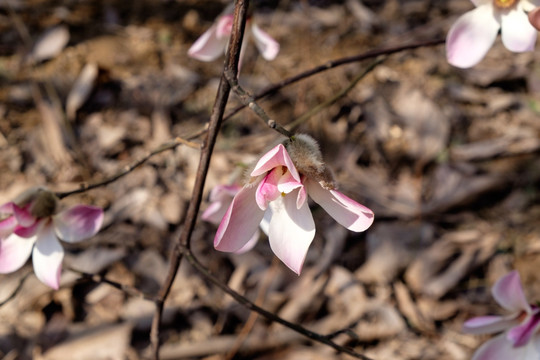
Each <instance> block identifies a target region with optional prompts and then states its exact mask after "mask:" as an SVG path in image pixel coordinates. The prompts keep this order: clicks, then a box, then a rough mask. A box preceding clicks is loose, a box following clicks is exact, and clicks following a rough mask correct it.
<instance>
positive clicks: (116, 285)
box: [66, 267, 154, 300]
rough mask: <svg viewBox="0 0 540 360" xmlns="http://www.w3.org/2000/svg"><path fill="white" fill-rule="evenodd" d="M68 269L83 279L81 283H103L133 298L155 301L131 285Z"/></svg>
mask: <svg viewBox="0 0 540 360" xmlns="http://www.w3.org/2000/svg"><path fill="white" fill-rule="evenodd" d="M66 269H67V270H70V271H73V272H74V273H77V274H79V275H81V276H82V277H81V278H80V279H79V281H81V280H91V281H93V282H95V283H103V284H107V285H110V286H112V287H113V288H115V289H118V290H120V291H122V292H124V293H126V294H128V295H131V296H137V297H140V298H143V299H146V300H153V299H154V297H153V296H152V295H148V294H145V293H143V292H142V291H140V290H139V289H137V288H135V287H133V286H129V285H125V284H121V283H118V282H116V281H112V280H109V279H107V278H106V277H105V276H103V275H100V274H90V273H87V272H84V271H81V270H77V269H74V268H72V267H67V268H66Z"/></svg>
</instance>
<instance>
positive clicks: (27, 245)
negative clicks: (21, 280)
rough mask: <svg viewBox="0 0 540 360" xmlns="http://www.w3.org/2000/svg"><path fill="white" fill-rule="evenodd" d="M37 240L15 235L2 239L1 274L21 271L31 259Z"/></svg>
mask: <svg viewBox="0 0 540 360" xmlns="http://www.w3.org/2000/svg"><path fill="white" fill-rule="evenodd" d="M35 241H36V238H35V237H33V238H30V239H26V238H22V237H20V236H17V235H15V234H12V235H10V236H8V237H7V238H5V239H0V274H7V273H11V272H14V271H17V270H19V269H20V268H21V267H22V266H23V265H24V264H25V263H26V260H28V258H29V257H30V254H31V253H32V247H33V246H34V242H35Z"/></svg>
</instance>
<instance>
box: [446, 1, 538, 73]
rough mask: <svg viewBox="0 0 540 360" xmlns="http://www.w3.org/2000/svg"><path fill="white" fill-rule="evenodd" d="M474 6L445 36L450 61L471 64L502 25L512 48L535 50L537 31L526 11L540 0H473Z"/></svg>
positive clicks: (489, 43) (504, 37) (466, 65)
mask: <svg viewBox="0 0 540 360" xmlns="http://www.w3.org/2000/svg"><path fill="white" fill-rule="evenodd" d="M471 1H472V3H473V4H474V5H475V6H476V8H475V9H473V10H471V11H469V12H467V13H465V14H463V15H462V16H461V17H460V18H459V19H458V20H457V21H456V22H455V23H454V25H452V28H451V29H450V31H449V32H448V35H447V37H446V57H447V59H448V62H449V63H450V64H451V65H454V66H456V67H459V68H469V67H472V66H474V65H476V64H478V63H479V62H480V61H481V60H482V59H483V58H484V56H485V55H486V54H487V52H488V50H489V49H490V48H491V46H492V45H493V43H494V42H495V39H496V38H497V33H498V32H499V29H500V30H501V36H502V42H503V44H504V46H505V47H506V48H507V49H508V50H510V51H512V52H524V51H532V50H533V49H534V45H535V43H536V36H537V31H536V29H535V28H534V27H533V26H532V25H531V23H530V22H529V21H528V19H527V13H526V12H527V11H530V10H532V9H533V8H535V7H536V6H538V5H540V0H471Z"/></svg>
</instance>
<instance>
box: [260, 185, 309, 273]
mask: <svg viewBox="0 0 540 360" xmlns="http://www.w3.org/2000/svg"><path fill="white" fill-rule="evenodd" d="M297 191H299V190H294V191H293V192H291V193H290V194H288V195H286V196H282V197H280V198H278V199H276V200H275V201H272V202H271V203H270V208H271V209H272V219H271V220H270V228H269V233H268V239H269V241H270V247H271V248H272V251H273V252H274V254H276V256H277V257H278V258H279V259H280V260H281V261H283V263H284V264H285V265H287V266H288V267H289V268H290V269H291V270H292V271H294V272H295V273H297V274H300V272H301V271H302V266H303V265H304V260H305V258H306V254H307V251H308V248H309V245H310V244H311V242H312V241H313V238H314V236H315V223H314V222H313V217H312V216H311V211H310V210H309V206H308V204H307V202H305V203H304V205H303V206H302V207H301V208H300V209H297V207H296V199H297V197H298V194H297V193H296V192H297Z"/></svg>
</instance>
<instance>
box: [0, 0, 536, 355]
mask: <svg viewBox="0 0 540 360" xmlns="http://www.w3.org/2000/svg"><path fill="white" fill-rule="evenodd" d="M259 3H260V7H259V8H257V11H256V13H255V15H254V17H253V20H254V21H256V22H257V24H258V25H259V26H260V27H261V28H262V29H264V30H265V31H266V32H268V33H269V34H270V35H271V36H272V37H273V38H275V39H276V40H277V41H278V42H279V43H280V45H281V50H280V53H279V55H278V57H277V58H276V59H275V60H274V61H271V62H268V61H265V60H264V59H262V58H261V57H260V56H259V54H258V53H257V51H256V49H255V47H254V46H253V43H248V48H247V49H246V56H245V58H244V60H243V66H242V69H241V75H240V83H241V84H242V86H243V87H244V88H246V89H247V90H249V91H250V92H252V93H257V92H259V91H261V90H262V89H264V88H265V87H267V86H269V85H271V84H274V83H278V82H280V81H282V80H284V79H286V78H288V77H291V76H294V75H296V74H299V73H300V72H302V71H305V70H309V69H311V68H314V67H316V66H319V65H322V64H325V63H326V62H328V61H330V60H335V59H338V58H341V57H345V56H352V55H356V54H360V53H363V52H366V51H368V50H373V49H380V48H389V47H393V46H398V45H404V44H412V43H415V42H420V41H427V40H433V39H444V37H445V35H446V32H447V31H448V29H449V28H450V26H451V25H452V23H453V22H454V21H455V20H456V19H457V17H458V16H459V15H460V14H463V13H464V12H465V11H468V10H470V9H471V8H472V6H473V5H472V4H471V2H470V1H468V0H458V1H442V0H438V1H437V0H432V1H429V0H408V1H398V0H376V1H375V0H369V1H363V2H360V1H359V0H346V1H307V0H304V1H292V0H283V1H280V2H278V1H272V0H266V1H260V2H259ZM225 6H226V2H225V1H219V0H203V1H196V0H185V1H183V0H178V1H148V0H135V1H133V2H125V1H120V0H110V1H94V0H78V1H68V2H66V1H59V0H7V1H4V2H2V3H0V84H1V86H0V174H1V176H0V204H1V203H5V202H7V201H10V200H12V199H13V198H15V197H16V196H17V195H18V194H20V193H21V192H22V191H24V190H26V189H28V188H30V187H33V186H46V187H48V188H50V189H52V190H54V191H68V190H73V189H77V188H78V187H79V186H80V184H89V183H94V182H97V181H101V180H103V179H106V178H108V177H110V176H112V175H114V174H116V173H118V172H119V171H121V170H122V169H124V168H125V167H126V166H129V165H131V164H133V163H134V162H135V161H136V160H138V159H140V158H141V157H143V156H144V155H146V154H147V153H148V152H149V151H152V150H153V149H156V148H158V147H159V146H160V145H161V144H164V143H167V142H168V141H170V140H173V139H175V138H176V137H181V138H188V137H189V136H190V134H193V133H195V132H197V131H199V130H200V129H203V128H204V125H205V123H206V122H207V121H208V120H209V116H210V112H211V108H212V105H213V102H214V99H215V96H216V90H217V86H218V82H219V77H220V74H221V71H222V64H223V62H222V60H223V57H222V58H220V59H219V60H216V61H213V62H209V63H203V62H199V61H197V60H194V59H191V58H189V57H188V56H187V50H188V49H189V47H190V46H191V44H193V42H194V41H195V40H196V39H197V38H198V36H200V35H201V34H202V33H203V32H204V31H205V30H207V29H208V28H209V27H210V26H211V25H212V22H213V20H214V19H215V18H216V17H217V16H218V15H219V14H220V12H221V11H222V9H223V8H224V7H225ZM51 29H55V30H53V31H56V34H54V33H53V34H52V35H51V32H50V31H51ZM66 30H67V32H66ZM67 33H68V34H69V41H68V43H67V46H65V47H60V48H59V49H58V51H56V52H55V53H54V54H52V55H50V56H48V57H51V58H50V59H46V60H43V59H40V56H41V55H40V54H38V50H37V49H38V48H39V46H36V45H35V44H40V42H43V41H50V42H51V43H50V44H48V45H47V46H48V48H53V47H54V46H53V45H54V44H53V43H54V41H61V40H62V36H65V35H66V34H67ZM44 39H45V40H44ZM372 61H373V59H372V60H366V61H363V62H356V63H352V64H348V65H344V66H340V67H336V68H334V69H330V70H328V71H324V72H321V73H319V74H316V75H315V76H312V77H309V78H307V79H304V80H302V81H299V82H297V83H295V84H293V85H290V86H287V87H284V88H282V89H280V90H278V91H276V92H273V93H272V94H270V95H269V96H266V97H265V98H263V99H261V100H260V102H259V103H260V105H261V106H262V107H263V108H264V109H265V110H266V111H267V112H268V113H269V114H270V116H272V118H274V119H276V120H277V121H278V122H280V123H281V124H282V125H286V124H290V123H292V122H293V121H295V119H299V118H300V117H302V115H304V114H307V113H308V112H310V111H312V110H313V109H315V107H317V106H318V105H320V104H323V103H325V102H328V100H330V99H333V98H334V97H335V95H336V94H338V93H339V92H340V91H342V90H343V89H345V88H346V87H347V86H349V84H350V83H351V82H352V81H353V80H354V78H355V77H356V76H358V75H359V74H361V73H362V72H363V71H364V70H365V69H366V68H367V67H368V66H369V65H370V64H371V62H372ZM89 64H90V66H94V69H96V68H97V71H98V75H97V76H96V77H95V79H93V80H92V81H91V82H90V83H87V85H90V87H91V89H92V92H91V93H90V94H89V97H88V98H84V97H83V99H82V101H78V102H77V101H75V102H68V100H67V99H68V98H69V97H70V96H73V94H74V93H77V92H80V93H84V91H83V90H81V88H78V87H76V86H74V84H75V83H76V80H77V78H78V77H79V74H80V73H81V71H82V69H83V68H85V66H87V65H89ZM238 104H239V102H238V100H237V98H235V96H234V95H231V97H230V103H229V105H228V108H229V109H232V108H234V107H236V106H238ZM539 114H540V53H539V52H538V51H535V52H530V53H523V54H514V53H511V52H509V51H507V50H506V49H505V48H504V46H503V45H502V44H501V41H500V39H498V40H497V41H496V44H495V46H494V47H493V48H492V49H491V50H490V52H489V53H488V55H487V57H486V58H485V59H484V60H483V61H482V62H481V63H480V64H479V65H477V66H476V67H474V68H472V69H468V70H461V69H457V68H454V67H452V66H450V65H448V63H447V62H446V57H445V49H444V45H438V46H430V47H424V48H419V49H416V50H408V51H402V52H399V53H396V54H393V55H391V56H388V57H387V58H385V59H384V61H383V62H382V63H381V64H379V65H377V66H376V67H375V69H374V70H373V71H371V72H370V73H369V74H368V75H367V76H366V77H365V78H363V79H362V80H360V81H359V82H358V84H356V85H355V86H354V87H353V88H352V89H351V90H350V91H349V92H347V93H346V94H345V95H344V96H342V97H340V98H337V99H334V100H332V101H331V102H329V103H328V104H327V105H325V106H324V107H322V108H321V109H318V110H317V111H313V112H312V113H310V114H309V116H305V117H304V118H303V119H304V120H302V122H301V124H300V126H299V129H298V131H299V132H303V133H307V134H310V135H311V136H313V137H314V138H315V139H317V140H318V141H319V142H320V145H321V149H322V152H323V157H324V158H325V160H326V162H327V163H328V164H329V166H330V167H331V168H332V170H333V171H334V173H335V175H336V178H337V180H338V182H339V185H340V191H341V192H343V193H345V194H347V195H348V196H349V197H351V198H353V199H355V200H357V201H359V202H360V203H362V204H364V205H366V206H368V207H369V208H371V209H372V210H373V211H374V213H375V222H374V224H373V226H372V227H371V228H370V229H368V230H367V231H366V232H363V233H352V232H349V231H347V230H346V229H344V228H343V227H341V226H340V225H339V224H337V223H335V222H334V220H333V219H331V218H330V217H329V216H328V215H327V214H326V213H325V212H324V211H322V209H321V208H320V207H318V206H315V205H314V206H313V207H312V208H313V216H314V218H315V222H316V226H317V233H316V236H315V240H314V241H313V243H312V245H311V248H310V250H309V252H308V255H307V259H306V262H305V266H304V269H303V272H302V274H301V275H300V276H297V275H295V274H294V273H292V272H291V271H290V270H289V269H288V268H287V267H286V266H285V265H283V264H282V263H281V262H279V261H278V260H277V259H276V258H275V256H274V255H273V253H272V252H271V250H270V247H269V245H268V241H267V240H266V239H261V241H259V243H258V245H257V246H256V247H255V249H254V250H252V251H250V252H248V253H245V254H227V253H221V252H218V251H216V250H214V248H213V238H214V234H215V231H216V226H215V225H214V224H210V223H206V222H204V221H202V220H200V218H199V220H198V222H197V225H196V230H195V232H194V234H193V251H194V253H195V254H196V255H197V257H198V258H199V259H200V260H201V262H202V263H204V264H205V266H207V267H208V268H209V269H210V270H211V271H212V272H213V273H214V274H216V275H217V276H218V277H219V278H220V279H221V280H222V281H223V282H224V283H227V284H228V285H229V286H230V287H232V288H233V289H235V290H237V291H238V292H240V293H241V294H243V295H245V296H246V297H247V298H249V299H251V300H252V301H255V302H257V303H258V304H259V305H260V306H262V307H263V308H265V309H268V310H270V311H272V312H275V313H276V314H278V315H279V316H281V317H283V318H285V319H287V320H289V321H293V322H297V323H299V324H301V325H303V326H305V327H307V328H309V329H311V330H314V331H316V332H319V333H320V334H323V335H329V334H334V335H335V336H334V337H333V340H334V341H335V342H337V343H339V344H341V345H346V346H349V347H351V348H354V349H355V351H357V352H360V353H362V354H364V355H366V356H368V357H370V358H372V359H392V360H402V359H403V360H405V359H423V360H430V359H432V360H445V359H456V360H461V359H469V358H470V357H471V355H472V354H473V352H474V350H475V349H477V348H478V347H479V346H480V345H481V344H482V343H483V342H484V341H486V340H487V339H488V338H489V336H479V335H470V334H465V333H463V332H462V325H463V322H464V321H465V320H467V319H469V318H471V317H474V316H480V315H487V314H503V313H504V310H503V309H501V308H500V307H499V306H498V305H497V304H496V303H495V301H494V300H493V298H492V296H491V291H490V289H491V286H492V285H493V283H494V282H495V281H496V280H497V279H498V278H500V277H501V276H502V275H504V274H506V273H508V272H509V271H511V270H513V269H517V270H518V271H519V272H520V274H521V279H522V281H523V283H524V288H525V292H526V295H527V298H528V299H529V300H530V302H531V303H533V302H534V301H538V300H540V272H539V271H538V267H539V266H540V221H539V216H540V202H539V199H540V191H539V190H540V159H539V157H538V153H539V151H540V121H539V119H538V117H539ZM202 139H203V138H202V137H198V138H195V139H194V140H193V141H195V142H202ZM279 139H280V137H279V134H277V133H276V132H273V131H272V130H270V129H269V128H268V127H267V126H266V125H265V124H264V123H263V122H262V121H260V120H259V119H258V118H257V117H256V116H255V115H254V114H253V113H252V112H250V111H249V110H246V109H244V110H243V111H241V112H240V113H239V114H238V115H235V116H234V117H232V118H231V119H230V120H228V121H226V122H225V123H224V124H223V127H222V130H221V133H220V136H219V137H218V142H217V144H216V148H215V153H214V155H213V157H212V163H211V167H210V172H209V175H208V178H207V182H206V191H205V200H204V201H203V204H202V208H203V209H204V208H206V207H207V206H208V202H207V195H208V193H209V191H210V190H211V189H212V188H213V187H214V186H216V185H218V184H225V183H231V182H234V181H236V180H238V178H239V176H238V175H239V174H240V173H241V172H242V169H243V164H247V163H250V162H252V161H254V160H256V159H257V158H258V157H259V156H260V155H261V154H263V153H264V151H265V150H266V149H268V147H269V146H271V145H272V144H275V143H276V141H278V140H279ZM198 159H199V151H198V150H197V149H192V148H189V147H186V146H179V147H177V148H175V149H174V150H170V151H166V152H163V153H161V154H159V155H156V156H153V157H151V158H150V160H148V161H147V162H146V163H144V164H143V165H142V166H140V167H138V168H137V169H135V170H133V171H132V172H130V173H129V174H128V175H126V176H124V177H121V178H120V179H118V180H117V181H115V182H113V183H111V184H108V185H106V186H102V187H99V188H97V189H93V190H90V191H87V192H85V193H83V194H79V195H73V196H69V197H67V198H65V199H64V200H62V206H69V205H71V204H76V203H85V204H93V205H97V206H101V207H103V208H104V209H105V222H104V226H103V229H102V231H101V232H100V233H99V234H98V235H96V236H95V237H94V238H92V239H90V240H87V241H84V242H80V243H77V244H66V243H64V244H63V245H65V248H66V256H65V261H64V271H63V273H62V282H61V288H60V289H59V290H58V291H53V290H52V289H50V288H48V287H47V286H45V285H43V284H42V283H40V282H39V280H37V279H36V277H35V276H34V275H33V272H32V264H31V261H29V262H28V263H27V264H26V265H25V267H23V268H22V269H21V270H19V271H17V272H15V273H12V274H6V275H1V276H0V302H3V301H4V300H6V299H8V298H9V299H8V300H9V301H7V302H5V303H3V304H2V306H1V307H0V358H1V359H4V360H7V359H23V360H24V359H43V360H53V359H72V360H78V359H92V360H96V359H143V358H145V356H147V354H148V353H147V351H148V346H149V329H150V323H151V317H152V315H153V311H154V305H153V303H152V302H150V301H147V300H145V299H143V298H141V297H139V296H133V295H130V294H129V293H126V292H123V291H121V290H118V289H116V288H114V287H112V286H110V285H108V284H106V283H103V282H95V281H92V280H91V279H89V278H88V277H86V276H83V275H81V274H80V273H79V272H77V271H74V270H79V271H83V272H87V273H91V274H100V275H101V276H103V277H105V278H107V279H109V280H111V281H115V282H118V283H121V284H125V285H128V286H133V287H135V288H137V289H138V290H139V291H141V292H143V293H146V294H156V293H157V291H158V290H159V288H160V284H162V283H163V281H164V277H165V274H166V273H167V268H168V256H169V253H170V250H171V247H172V244H173V243H174V242H175V241H176V239H177V238H178V235H179V233H180V230H181V229H182V223H183V220H184V217H185V210H186V208H187V204H188V202H189V200H190V198H191V189H192V186H193V181H194V178H195V172H196V169H197V165H198ZM19 285H20V287H19V288H18V286H19ZM11 294H14V296H13V297H12V298H10V295H11ZM345 329H348V331H342V330H345ZM161 335H162V341H163V344H162V346H161V354H162V359H207V360H210V359H212V360H217V359H257V360H263V359H264V360H270V359H278V358H279V359H282V360H302V359H306V360H318V359H322V360H328V359H330V360H331V359H350V358H351V357H350V356H348V355H343V354H338V353H336V352H335V351H334V350H333V349H331V348H329V347H327V346H325V345H322V344H319V343H316V342H313V341H310V340H308V339H306V338H304V337H302V336H300V335H298V334H296V333H294V332H292V331H291V330H288V329H286V328H284V327H283V326H281V325H278V324H275V323H271V322H269V321H267V320H265V319H262V318H260V317H259V318H256V317H255V316H254V315H250V312H249V310H247V309H246V308H244V307H242V306H241V305H239V304H238V303H237V302H235V301H234V300H233V299H232V298H230V297H228V296H226V295H225V294H224V293H223V292H222V291H221V290H220V289H218V288H217V287H215V286H214V285H212V284H211V283H209V282H207V281H206V280H205V279H204V278H203V277H202V276H200V274H199V273H198V272H197V271H195V270H194V269H193V268H192V267H191V266H190V264H189V263H187V262H185V261H184V262H183V263H182V264H181V266H180V269H179V274H178V277H177V279H176V281H175V283H174V286H173V288H172V290H171V293H170V295H169V297H168V300H167V302H166V308H165V313H164V316H163V324H162V333H161Z"/></svg>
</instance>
